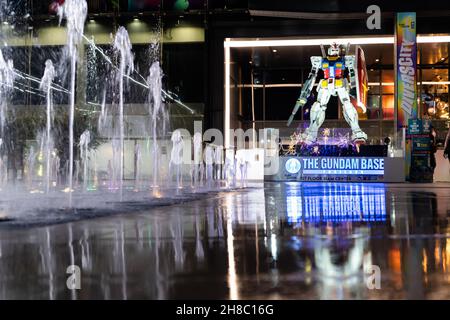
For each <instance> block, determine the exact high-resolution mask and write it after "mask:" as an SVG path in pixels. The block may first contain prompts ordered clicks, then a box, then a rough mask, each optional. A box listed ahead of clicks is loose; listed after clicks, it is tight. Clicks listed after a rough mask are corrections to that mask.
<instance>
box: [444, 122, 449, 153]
mask: <svg viewBox="0 0 450 320" xmlns="http://www.w3.org/2000/svg"><path fill="white" fill-rule="evenodd" d="M444 158H445V159H448V161H450V126H449V128H448V132H447V137H445V143H444Z"/></svg>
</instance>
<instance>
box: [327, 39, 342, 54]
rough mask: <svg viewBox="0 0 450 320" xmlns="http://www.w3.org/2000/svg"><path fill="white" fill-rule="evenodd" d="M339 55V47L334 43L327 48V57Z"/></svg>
mask: <svg viewBox="0 0 450 320" xmlns="http://www.w3.org/2000/svg"><path fill="white" fill-rule="evenodd" d="M340 53H341V48H340V46H339V45H338V44H337V43H336V42H333V43H332V44H331V45H330V47H329V48H328V55H329V56H338V55H339V54H340Z"/></svg>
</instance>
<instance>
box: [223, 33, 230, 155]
mask: <svg viewBox="0 0 450 320" xmlns="http://www.w3.org/2000/svg"><path fill="white" fill-rule="evenodd" d="M228 41H229V39H227V40H226V41H225V88H226V90H225V123H224V131H225V149H229V148H230V110H231V105H230V102H231V100H230V47H229V46H226V43H227V42H228Z"/></svg>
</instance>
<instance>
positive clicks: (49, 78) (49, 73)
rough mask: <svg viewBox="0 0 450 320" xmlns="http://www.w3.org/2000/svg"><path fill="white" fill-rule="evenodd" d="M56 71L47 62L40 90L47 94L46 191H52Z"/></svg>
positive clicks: (49, 62) (50, 63)
mask: <svg viewBox="0 0 450 320" xmlns="http://www.w3.org/2000/svg"><path fill="white" fill-rule="evenodd" d="M55 76H56V71H55V67H54V66H53V62H52V61H51V60H47V61H46V62H45V71H44V76H43V77H42V80H41V83H40V86H39V88H40V89H41V90H42V91H44V92H45V93H46V96H47V110H46V111H47V112H46V113H47V125H46V129H47V130H46V135H45V160H46V161H45V163H46V167H45V190H46V191H47V193H49V191H50V176H51V171H52V170H51V151H52V149H53V143H52V141H53V140H52V137H51V129H52V122H53V101H52V83H53V80H54V79H55Z"/></svg>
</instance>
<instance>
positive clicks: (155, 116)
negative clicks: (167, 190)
mask: <svg viewBox="0 0 450 320" xmlns="http://www.w3.org/2000/svg"><path fill="white" fill-rule="evenodd" d="M161 79H162V72H161V68H160V66H159V62H158V61H156V62H154V63H153V64H152V65H151V67H150V75H149V77H148V79H147V83H148V86H149V88H150V99H149V100H150V101H149V114H150V115H151V129H152V135H153V136H152V138H153V150H152V155H153V188H157V187H158V154H159V153H158V149H159V147H158V140H157V139H158V130H157V124H158V120H159V117H160V116H161V114H162V117H163V120H162V124H163V134H164V132H165V129H166V128H165V123H166V119H165V113H164V110H162V109H163V108H162V95H161V92H162V80H161Z"/></svg>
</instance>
